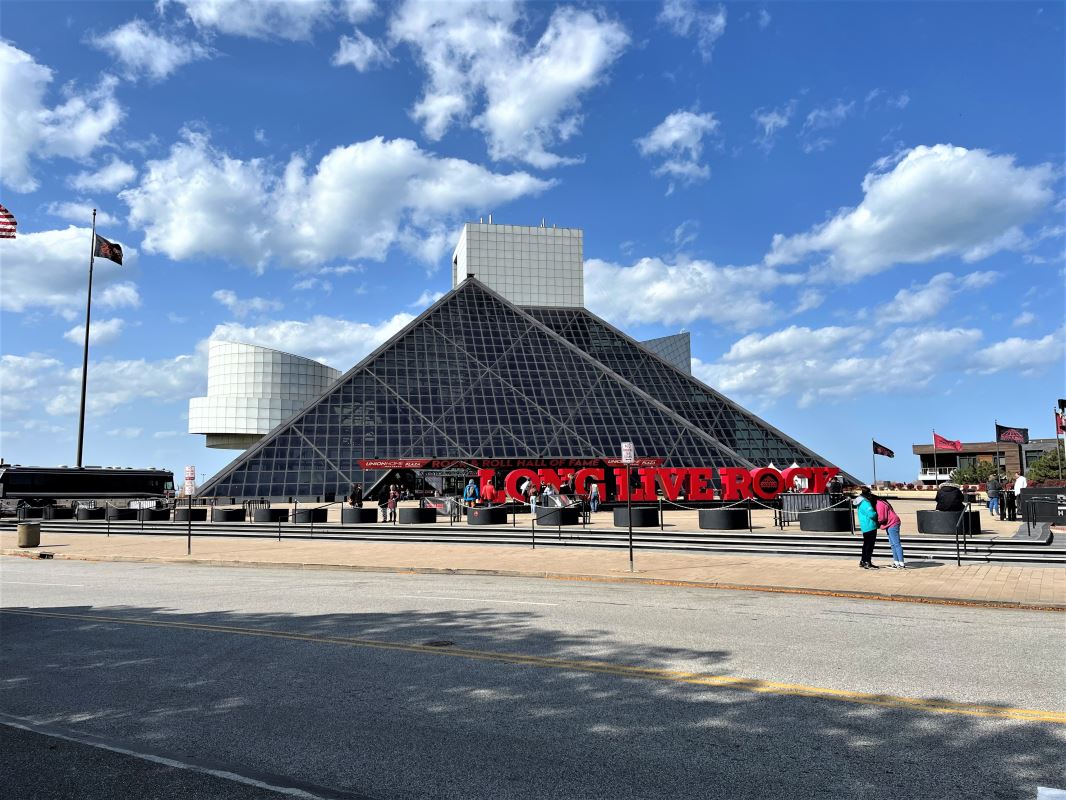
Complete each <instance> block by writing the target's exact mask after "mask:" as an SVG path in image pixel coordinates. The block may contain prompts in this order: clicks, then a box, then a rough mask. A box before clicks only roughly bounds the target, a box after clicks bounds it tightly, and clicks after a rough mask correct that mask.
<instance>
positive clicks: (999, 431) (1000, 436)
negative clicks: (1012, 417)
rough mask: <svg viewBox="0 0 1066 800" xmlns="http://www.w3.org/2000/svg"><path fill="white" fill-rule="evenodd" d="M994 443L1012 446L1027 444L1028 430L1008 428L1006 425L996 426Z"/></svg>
mask: <svg viewBox="0 0 1066 800" xmlns="http://www.w3.org/2000/svg"><path fill="white" fill-rule="evenodd" d="M996 441H997V442H1011V443H1013V444H1029V429H1028V428H1008V427H1007V426H1006V425H999V424H998V423H997V425H996Z"/></svg>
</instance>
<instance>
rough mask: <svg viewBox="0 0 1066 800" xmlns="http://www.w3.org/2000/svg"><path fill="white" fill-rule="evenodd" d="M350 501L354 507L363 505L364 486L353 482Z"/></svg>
mask: <svg viewBox="0 0 1066 800" xmlns="http://www.w3.org/2000/svg"><path fill="white" fill-rule="evenodd" d="M348 502H349V503H351V505H352V508H362V507H363V487H362V486H360V485H359V484H358V483H353V484H352V491H351V492H350V493H349V494H348Z"/></svg>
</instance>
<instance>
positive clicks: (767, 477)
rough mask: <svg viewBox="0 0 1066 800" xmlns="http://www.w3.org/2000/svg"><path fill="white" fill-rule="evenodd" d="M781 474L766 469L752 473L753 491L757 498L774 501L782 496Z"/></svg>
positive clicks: (754, 470) (774, 470)
mask: <svg viewBox="0 0 1066 800" xmlns="http://www.w3.org/2000/svg"><path fill="white" fill-rule="evenodd" d="M781 485H782V484H781V473H780V472H778V471H777V470H776V469H770V468H769V467H765V468H763V469H753V470H752V471H751V490H752V491H753V492H754V493H755V496H756V497H759V498H761V499H763V500H773V499H774V498H775V497H777V496H778V495H779V494H781Z"/></svg>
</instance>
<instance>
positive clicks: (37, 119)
mask: <svg viewBox="0 0 1066 800" xmlns="http://www.w3.org/2000/svg"><path fill="white" fill-rule="evenodd" d="M51 82H52V70H50V69H49V68H48V67H46V66H43V65H41V64H38V63H37V62H36V61H34V60H33V57H32V56H30V55H29V54H28V53H24V52H23V51H21V50H19V49H18V48H16V47H13V46H12V45H10V44H8V43H7V42H4V41H0V97H3V98H4V100H3V103H0V182H2V183H3V184H4V185H5V186H7V187H8V188H10V189H12V190H14V191H16V192H29V191H33V190H35V189H36V188H37V185H38V183H37V180H36V178H34V176H33V172H32V169H31V166H32V161H33V159H34V158H51V157H55V156H60V157H64V158H85V157H86V156H88V155H89V154H90V153H92V152H93V151H94V150H95V149H96V148H98V147H100V146H101V145H103V144H106V142H107V137H108V135H109V134H110V133H111V132H112V131H113V130H114V129H115V128H116V127H117V126H118V124H119V122H121V121H122V115H123V112H122V108H121V107H120V106H119V104H118V101H117V100H115V97H114V90H115V84H116V80H115V79H114V78H111V77H106V76H105V77H103V78H100V79H99V80H97V82H96V86H95V87H94V88H93V89H91V90H89V91H86V92H84V93H79V92H78V91H76V89H75V88H74V87H73V86H72V85H68V86H66V87H64V90H63V91H64V96H65V99H64V101H63V102H62V103H60V104H59V105H56V106H52V107H49V106H47V105H45V101H44V96H45V91H46V90H47V88H48V85H49V84H50V83H51Z"/></svg>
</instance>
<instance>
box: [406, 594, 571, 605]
mask: <svg viewBox="0 0 1066 800" xmlns="http://www.w3.org/2000/svg"><path fill="white" fill-rule="evenodd" d="M391 597H409V598H413V599H416V600H459V601H461V602H464V603H509V604H511V605H517V606H557V605H559V604H558V603H537V602H535V601H533V600H500V599H499V598H497V597H446V596H444V595H438V594H394V595H391Z"/></svg>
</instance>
